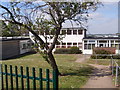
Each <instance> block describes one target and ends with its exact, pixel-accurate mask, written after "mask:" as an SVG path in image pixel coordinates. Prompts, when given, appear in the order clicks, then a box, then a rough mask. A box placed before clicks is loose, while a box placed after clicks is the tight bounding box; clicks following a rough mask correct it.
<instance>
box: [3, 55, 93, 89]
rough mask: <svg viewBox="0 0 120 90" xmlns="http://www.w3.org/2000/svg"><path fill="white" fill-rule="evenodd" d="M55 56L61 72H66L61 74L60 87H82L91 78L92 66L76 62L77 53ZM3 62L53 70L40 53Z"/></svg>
mask: <svg viewBox="0 0 120 90" xmlns="http://www.w3.org/2000/svg"><path fill="white" fill-rule="evenodd" d="M55 58H56V62H57V65H58V67H59V70H60V72H61V73H63V74H64V76H59V88H80V87H82V86H83V85H84V84H85V83H86V81H87V80H88V78H89V77H88V75H89V74H90V73H91V72H92V67H90V66H88V65H85V64H80V63H76V62H75V60H76V59H77V55H75V54H70V55H69V54H66V55H62V54H61V55H59V54H57V55H55ZM1 63H2V64H7V65H13V66H15V65H17V66H23V67H27V66H28V67H36V69H38V68H43V71H44V70H45V69H46V68H48V69H50V70H52V69H51V67H50V65H49V64H48V63H47V62H46V61H44V59H42V57H41V56H40V55H39V54H31V55H27V56H23V57H20V58H16V59H10V60H5V61H2V62H1ZM24 74H25V72H24Z"/></svg>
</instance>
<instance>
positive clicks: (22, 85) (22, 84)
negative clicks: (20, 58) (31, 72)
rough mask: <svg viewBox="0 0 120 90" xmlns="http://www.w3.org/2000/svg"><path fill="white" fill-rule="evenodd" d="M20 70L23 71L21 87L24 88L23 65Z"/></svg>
mask: <svg viewBox="0 0 120 90" xmlns="http://www.w3.org/2000/svg"><path fill="white" fill-rule="evenodd" d="M20 72H21V88H22V90H24V80H23V67H22V66H21V67H20Z"/></svg>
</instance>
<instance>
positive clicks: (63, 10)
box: [0, 1, 100, 72]
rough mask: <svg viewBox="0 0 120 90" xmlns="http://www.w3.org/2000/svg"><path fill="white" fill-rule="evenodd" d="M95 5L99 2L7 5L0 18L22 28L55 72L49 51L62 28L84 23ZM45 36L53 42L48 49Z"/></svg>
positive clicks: (50, 51)
mask: <svg viewBox="0 0 120 90" xmlns="http://www.w3.org/2000/svg"><path fill="white" fill-rule="evenodd" d="M99 4H100V3H99V2H87V1H86V2H38V3H36V2H10V3H9V4H8V5H7V6H6V5H4V4H1V5H0V7H1V8H2V9H3V10H4V13H2V14H1V15H2V17H3V18H4V19H5V20H6V21H9V22H11V23H15V24H18V25H20V26H23V27H24V28H26V29H28V30H29V32H31V33H32V34H33V35H34V37H35V40H37V41H36V46H37V47H39V48H42V49H44V52H42V55H43V57H44V58H45V60H46V61H47V62H48V63H49V64H50V65H51V67H52V68H53V69H56V70H58V67H57V64H56V61H55V58H54V56H53V54H52V51H53V49H54V48H55V44H56V42H57V40H58V38H59V36H60V30H61V28H62V24H63V23H64V22H65V21H66V20H70V21H71V22H72V21H74V22H76V23H77V24H82V22H83V21H86V20H87V17H88V13H89V11H91V10H92V11H94V10H96V9H97V8H98V6H99ZM36 26H37V27H36ZM35 30H38V31H39V32H40V33H41V35H42V36H43V37H44V39H42V38H41V36H39V35H38V34H37V33H36V32H35ZM48 35H50V36H51V37H52V39H53V42H52V44H51V45H50V46H48V44H47V40H48V37H47V36H48ZM38 41H39V42H38ZM58 72H59V70H58Z"/></svg>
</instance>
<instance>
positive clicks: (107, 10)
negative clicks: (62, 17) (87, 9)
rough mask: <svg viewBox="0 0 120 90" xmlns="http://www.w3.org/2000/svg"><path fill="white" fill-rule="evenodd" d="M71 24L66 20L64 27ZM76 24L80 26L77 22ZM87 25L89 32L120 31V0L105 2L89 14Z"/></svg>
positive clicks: (109, 32)
mask: <svg viewBox="0 0 120 90" xmlns="http://www.w3.org/2000/svg"><path fill="white" fill-rule="evenodd" d="M70 24H71V23H70V22H66V23H65V24H63V27H69V26H71V25H70ZM74 26H75V27H78V26H77V25H76V24H74ZM86 26H88V27H87V33H88V34H115V33H118V2H103V6H100V7H99V8H98V9H97V10H96V11H95V12H92V13H90V14H89V19H88V23H87V25H86Z"/></svg>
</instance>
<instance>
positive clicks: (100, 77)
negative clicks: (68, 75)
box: [75, 55, 117, 90]
mask: <svg viewBox="0 0 120 90" xmlns="http://www.w3.org/2000/svg"><path fill="white" fill-rule="evenodd" d="M89 58H90V55H78V59H77V60H76V61H75V62H78V63H83V62H84V63H85V61H86V60H88V59H89ZM88 65H91V66H93V67H94V70H93V73H92V74H91V75H90V79H89V80H88V82H87V83H86V85H85V86H83V87H82V88H96V90H97V88H112V89H113V90H116V89H117V88H116V87H115V85H114V84H113V82H112V77H111V71H110V69H109V66H105V65H98V64H88ZM112 89H110V90H112ZM107 90H108V89H107Z"/></svg>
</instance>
